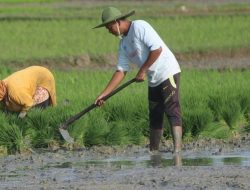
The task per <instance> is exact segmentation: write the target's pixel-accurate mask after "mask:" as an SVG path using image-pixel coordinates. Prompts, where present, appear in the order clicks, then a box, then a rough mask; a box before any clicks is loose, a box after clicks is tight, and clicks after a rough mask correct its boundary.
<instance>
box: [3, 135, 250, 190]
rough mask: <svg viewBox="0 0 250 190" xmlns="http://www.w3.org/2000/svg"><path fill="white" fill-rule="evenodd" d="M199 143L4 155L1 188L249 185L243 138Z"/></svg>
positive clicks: (249, 149)
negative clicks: (179, 147) (179, 148)
mask: <svg viewBox="0 0 250 190" xmlns="http://www.w3.org/2000/svg"><path fill="white" fill-rule="evenodd" d="M202 142H203V143H201V142H199V143H197V144H198V146H199V148H198V147H197V146H195V145H196V144H193V148H189V149H188V148H187V147H189V145H187V144H186V145H185V147H186V148H184V151H183V152H182V153H181V154H178V155H173V154H172V153H171V151H169V150H168V147H167V146H163V147H162V148H161V151H160V152H159V153H151V152H149V151H148V147H147V146H143V147H142V146H141V147H140V146H129V147H126V148H121V149H118V148H114V147H113V148H112V147H93V148H91V149H82V150H76V151H66V150H62V149H59V150H57V151H53V152H52V151H48V150H42V151H41V150H39V151H38V150H35V151H36V153H32V154H29V155H9V156H6V157H1V158H0V163H1V167H0V189H26V190H28V189H98V190H100V189H107V190H110V189H114V190H117V189H150V190H152V189H250V146H249V143H250V142H249V138H248V136H247V138H244V142H243V141H240V140H238V141H233V142H231V143H228V142H227V143H224V144H223V143H221V144H220V143H218V142H216V141H215V142H213V143H211V142H210V143H209V144H210V146H208V145H207V144H206V142H205V141H202ZM215 144H216V145H217V146H215Z"/></svg>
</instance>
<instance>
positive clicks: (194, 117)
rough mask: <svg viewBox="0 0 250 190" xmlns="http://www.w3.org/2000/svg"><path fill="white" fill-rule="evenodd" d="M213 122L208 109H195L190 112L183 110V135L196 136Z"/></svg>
mask: <svg viewBox="0 0 250 190" xmlns="http://www.w3.org/2000/svg"><path fill="white" fill-rule="evenodd" d="M212 122H213V114H212V112H211V110H210V109H209V108H206V107H197V108H194V109H192V110H185V112H184V113H183V128H184V135H185V134H186V133H191V134H192V136H197V135H198V134H199V133H200V132H201V131H202V130H203V129H204V128H205V126H206V125H208V124H210V123H212Z"/></svg>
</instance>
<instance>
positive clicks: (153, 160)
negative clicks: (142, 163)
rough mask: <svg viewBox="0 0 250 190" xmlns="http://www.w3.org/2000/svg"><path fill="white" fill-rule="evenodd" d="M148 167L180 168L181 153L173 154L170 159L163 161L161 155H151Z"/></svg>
mask: <svg viewBox="0 0 250 190" xmlns="http://www.w3.org/2000/svg"><path fill="white" fill-rule="evenodd" d="M147 165H148V166H152V167H166V166H178V167H180V166H182V155H181V153H178V154H174V155H173V157H172V159H165V158H164V157H163V155H162V154H161V153H157V154H152V155H151V156H150V160H149V162H147Z"/></svg>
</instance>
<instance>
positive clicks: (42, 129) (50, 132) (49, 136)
mask: <svg viewBox="0 0 250 190" xmlns="http://www.w3.org/2000/svg"><path fill="white" fill-rule="evenodd" d="M50 118H51V116H50V115H46V114H44V112H43V110H40V109H33V110H32V112H30V113H29V117H28V118H27V127H29V130H28V132H27V134H28V135H30V137H31V143H32V145H33V146H34V147H35V148H44V147H46V148H48V147H50V146H52V145H53V144H54V143H55V134H56V132H55V129H54V128H53V127H52V126H51V125H50Z"/></svg>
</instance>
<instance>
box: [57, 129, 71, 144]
mask: <svg viewBox="0 0 250 190" xmlns="http://www.w3.org/2000/svg"><path fill="white" fill-rule="evenodd" d="M59 131H60V133H61V135H62V137H63V138H64V140H65V141H66V142H68V143H70V144H73V143H74V139H73V138H72V137H71V136H70V135H69V132H68V131H67V130H65V129H63V128H59Z"/></svg>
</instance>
